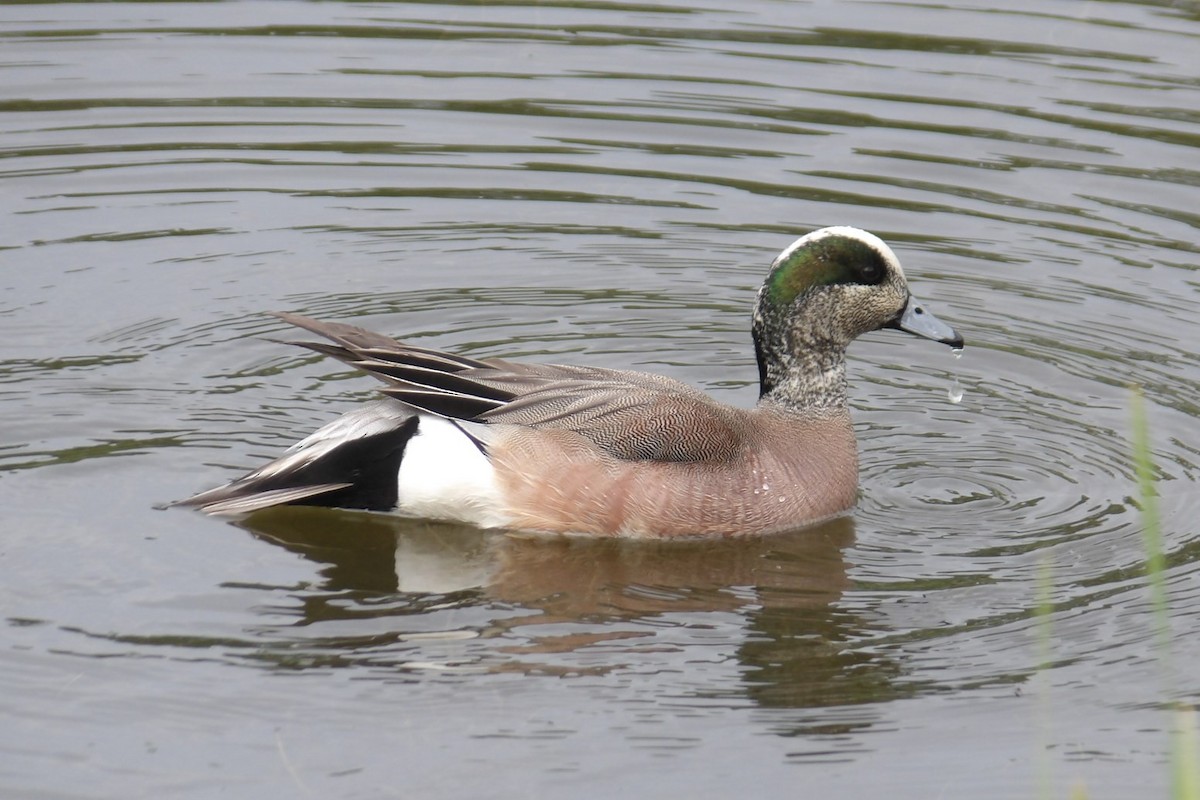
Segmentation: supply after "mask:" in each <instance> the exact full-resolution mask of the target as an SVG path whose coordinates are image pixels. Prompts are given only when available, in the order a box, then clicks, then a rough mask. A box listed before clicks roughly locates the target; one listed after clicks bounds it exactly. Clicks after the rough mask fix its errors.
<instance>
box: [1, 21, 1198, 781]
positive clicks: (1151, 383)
mask: <svg viewBox="0 0 1200 800" xmlns="http://www.w3.org/2000/svg"><path fill="white" fill-rule="evenodd" d="M1198 43H1200V11H1198V10H1197V8H1196V7H1195V5H1194V4H1191V3H1136V2H1106V3H1079V2H1061V3H1052V4H1045V3H1028V2H1018V3H1008V4H1004V5H1002V6H997V5H996V4H994V3H993V4H983V3H974V2H964V3H958V4H954V5H945V4H931V3H898V2H863V3H849V2H832V1H831V0H821V1H819V2H813V3H785V2H767V1H766V0H763V1H762V2H757V1H756V2H748V3H742V4H738V5H736V6H733V7H731V8H727V7H724V6H721V5H719V4H711V5H696V4H692V5H687V6H684V5H676V4H671V3H653V4H646V3H643V4H626V3H620V2H614V3H562V4H527V5H522V4H508V5H491V4H450V3H412V4H408V3H341V2H324V3H301V2H289V1H287V0H281V1H280V2H231V3H220V4H208V3H130V4H120V3H88V4H68V3H27V4H6V5H2V6H0V75H2V76H3V79H2V80H0V187H2V190H0V220H2V224H0V333H2V335H3V341H4V347H3V349H2V350H0V509H3V517H2V518H3V520H4V523H5V524H4V525H3V529H2V530H3V533H0V560H2V563H3V565H4V567H5V569H4V575H5V577H4V580H3V581H2V582H0V611H2V613H0V617H2V618H3V620H4V621H5V624H4V626H3V627H0V630H3V640H0V685H3V686H4V687H5V690H4V691H3V692H0V720H2V721H3V724H0V794H2V795H3V796H5V797H8V796H12V797H47V798H60V797H61V798H66V797H72V798H74V797H79V798H84V797H87V798H91V797H97V798H98V797H121V798H129V797H163V796H170V797H197V798H198V797H210V796H217V795H220V796H222V797H255V798H258V797H268V796H271V797H273V796H307V795H325V796H336V797H352V798H353V797H362V798H378V797H412V796H421V795H424V796H427V797H447V798H449V797H477V798H486V797H496V798H501V797H503V798H508V797H518V796H521V797H556V798H557V797H598V798H599V797H611V796H615V795H617V794H631V795H634V796H639V797H658V796H665V795H667V794H668V793H670V794H672V795H674V794H689V795H691V796H695V797H717V796H722V797H724V796H729V795H732V794H744V793H745V792H746V791H747V788H746V787H748V786H750V787H753V792H754V793H755V794H756V795H758V794H761V795H775V796H791V795H794V794H796V792H797V791H798V790H799V788H798V787H803V791H804V793H805V794H812V795H821V796H829V797H858V796H883V795H886V796H888V797H896V798H906V797H912V798H922V799H924V798H929V797H939V796H945V797H952V796H972V797H981V798H1001V797H1003V798H1007V797H1013V798H1030V797H1034V796H1037V793H1038V787H1039V785H1041V784H1040V783H1039V782H1040V781H1042V780H1043V778H1042V777H1041V776H1043V775H1048V777H1047V778H1045V781H1046V782H1047V783H1048V785H1049V786H1050V788H1051V790H1052V793H1053V796H1056V797H1065V796H1067V794H1068V790H1069V787H1070V786H1071V785H1073V784H1075V783H1076V782H1080V781H1081V782H1083V783H1084V784H1085V785H1086V786H1087V789H1088V796H1089V797H1091V798H1107V797H1112V798H1128V797H1158V796H1165V793H1166V791H1167V788H1168V786H1169V782H1170V771H1169V769H1168V767H1167V764H1166V760H1167V758H1168V755H1169V752H1170V741H1169V738H1168V732H1169V730H1170V728H1171V726H1172V724H1173V720H1172V717H1171V715H1170V713H1169V712H1168V711H1167V710H1166V706H1167V703H1168V702H1169V701H1172V700H1178V701H1181V702H1183V703H1185V704H1188V703H1194V702H1195V701H1196V699H1197V696H1198V694H1200V683H1198V682H1197V678H1196V677H1195V674H1194V673H1195V671H1194V670H1190V669H1188V667H1187V665H1189V664H1191V663H1194V662H1195V661H1196V660H1197V658H1198V657H1200V652H1198V650H1197V648H1198V645H1197V641H1200V638H1198V637H1197V636H1196V635H1195V634H1197V633H1198V632H1200V628H1198V626H1197V623H1196V619H1197V615H1198V612H1200V590H1198V588H1197V587H1198V586H1200V584H1198V582H1197V581H1198V579H1200V570H1198V567H1197V563H1198V557H1200V544H1198V542H1200V537H1198V533H1200V532H1198V531H1197V527H1196V522H1195V520H1196V519H1197V518H1198V517H1200V491H1197V484H1198V483H1200V468H1198V466H1197V465H1198V464H1200V439H1198V437H1197V416H1198V410H1200V408H1198V405H1197V400H1196V398H1197V397H1198V396H1200V385H1198V384H1200V357H1198V356H1197V354H1196V347H1195V342H1196V341H1197V339H1198V338H1200V280H1198V279H1197V274H1198V273H1197V264H1200V253H1198V251H1200V246H1198V245H1197V225H1198V222H1200V218H1198V217H1197V214H1196V203H1195V198H1196V190H1197V186H1198V185H1200V169H1197V166H1196V165H1197V164H1198V163H1200V161H1198V156H1200V150H1198V145H1200V115H1198V114H1197V112H1196V109H1197V108H1200V78H1198V77H1197V71H1196V66H1197V60H1196V56H1195V53H1196V49H1197V45H1198ZM831 224H849V225H857V226H860V227H864V228H867V229H869V230H872V231H874V232H875V233H878V234H879V235H881V236H882V237H883V238H885V239H886V240H888V241H889V242H890V243H891V244H892V245H893V246H894V248H895V249H896V251H897V253H898V254H899V256H900V258H901V260H902V261H903V263H904V265H905V269H906V271H907V273H908V275H909V278H910V280H911V282H912V284H913V286H914V290H915V291H916V292H917V293H918V294H919V296H920V297H921V298H922V299H923V300H925V301H926V302H927V303H928V304H929V305H930V307H931V308H933V309H935V310H936V313H937V314H938V316H939V317H941V318H942V319H943V320H945V321H947V322H949V323H951V324H953V325H954V326H955V327H957V328H958V329H959V330H960V331H961V332H962V333H963V334H964V335H965V336H966V338H967V342H968V348H967V350H966V354H965V355H964V357H963V358H962V359H961V360H955V359H953V358H952V357H951V356H950V355H949V354H948V353H947V352H945V348H940V347H936V346H932V345H928V346H927V345H925V344H922V343H920V342H917V341H915V340H909V339H907V338H906V337H901V336H897V335H895V334H891V335H889V334H888V333H879V334H874V335H871V336H868V337H866V338H865V339H864V340H862V341H860V342H859V343H856V344H855V346H854V348H853V349H852V351H851V362H852V363H851V380H852V396H853V404H854V408H855V421H856V427H857V429H858V432H859V441H860V450H861V459H862V494H861V499H860V502H859V504H858V506H857V508H856V509H855V511H854V513H853V514H852V515H851V516H849V517H847V518H844V519H841V520H837V521H835V522H833V523H830V524H828V525H825V526H821V527H819V528H817V529H813V530H808V531H801V532H797V533H794V534H789V535H786V536H779V537H771V538H768V539H755V540H749V541H738V542H689V543H684V544H674V545H665V544H660V543H639V542H600V541H590V540H586V539H562V540H556V539H545V538H540V537H526V536H496V535H487V534H484V533H482V532H479V531H475V530H470V529H462V528H457V527H450V526H444V525H432V524H426V523H414V522H408V521H401V520H391V519H380V518H373V517H364V516H355V515H348V514H342V513H330V512H325V513H321V512H303V511H297V510H287V511H283V512H276V513H273V514H266V515H262V516H260V517H256V518H254V519H252V520H250V521H248V522H243V523H238V524H230V523H228V522H224V521H221V520H215V519H209V518H204V517H201V516H199V515H196V514H191V513H187V512H183V511H178V510H176V511H170V512H163V511H156V510H154V507H155V506H156V505H158V504H161V503H163V502H164V501H168V500H172V499H177V498H181V497H184V496H187V495H189V494H191V493H193V492H195V491H197V490H199V489H202V488H207V487H209V486H212V485H215V484H217V483H219V482H221V481H223V480H226V479H228V478H230V477H232V476H233V475H234V474H236V473H237V472H238V471H239V470H241V469H245V468H248V467H250V466H253V465H255V464H258V463H260V462H261V461H262V460H263V459H266V458H268V457H270V456H272V455H274V454H277V453H278V452H279V451H280V450H281V449H282V448H283V447H285V446H287V445H288V444H290V443H291V442H292V441H294V440H296V439H297V438H299V437H300V436H301V435H303V434H305V433H307V432H309V431H311V430H312V429H313V428H315V427H317V426H318V425H320V424H322V423H323V422H325V421H328V420H329V419H331V418H332V417H334V416H336V415H337V414H339V413H341V412H342V411H345V410H347V409H349V408H351V407H352V406H353V405H354V404H355V403H357V402H360V401H361V400H363V399H366V398H368V397H370V396H371V392H372V391H373V388H374V386H373V384H372V383H371V382H370V381H369V380H368V379H362V378H358V377H355V376H354V375H353V374H352V373H350V372H348V371H346V370H344V369H343V368H341V367H340V366H338V365H335V364H333V363H330V362H328V361H322V360H319V359H314V358H312V357H309V356H308V355H306V354H304V353H302V352H300V351H296V350H293V349H290V348H285V347H282V346H280V345H278V344H276V343H274V342H273V341H271V339H273V338H279V337H281V336H283V337H286V336H287V334H286V333H285V332H284V330H283V326H282V325H281V324H280V323H279V322H278V321H276V320H273V319H271V318H269V317H266V316H263V315H262V312H263V311H267V310H278V309H287V310H293V311H298V312H301V313H306V314H310V315H313V316H317V317H320V318H323V319H333V320H346V319H353V320H354V321H356V322H358V323H360V324H364V325H366V326H368V327H372V328H375V329H378V330H381V331H386V332H389V333H393V334H397V335H404V336H406V337H408V338H410V339H413V340H416V341H419V342H420V343H422V344H428V345H431V346H436V347H444V348H449V349H455V350H458V351H461V352H464V353H468V354H471V355H477V356H504V357H522V358H534V359H538V360H547V361H559V362H568V363H582V364H596V365H601V366H622V367H624V366H635V367H637V368H641V369H647V370H652V371H657V372H662V373H665V374H669V375H672V376H674V377H677V378H680V379H682V380H686V381H688V382H691V383H694V384H697V385H700V386H703V387H705V388H706V389H708V390H709V391H711V392H713V393H714V394H716V395H718V396H720V397H721V398H723V399H727V400H729V401H731V402H737V403H742V404H749V403H751V402H753V399H754V397H755V387H754V381H755V378H756V372H755V368H754V363H753V351H752V347H751V345H750V341H749V309H750V305H751V303H752V301H753V293H754V290H755V289H756V288H757V286H758V284H759V283H760V281H761V279H762V276H763V275H764V274H765V271H766V267H767V264H768V263H769V262H770V260H771V258H772V257H773V256H774V255H775V253H777V252H778V251H779V250H780V249H781V248H783V247H784V246H786V245H787V244H788V243H790V242H791V241H792V240H793V239H794V238H795V237H796V236H798V235H800V234H801V233H804V232H806V231H808V230H811V229H813V228H815V227H820V226H823V225H831ZM956 380H957V381H958V382H960V383H961V385H962V387H963V389H964V393H965V395H964V399H963V401H962V402H961V403H960V404H953V403H951V402H949V400H948V399H947V391H948V389H950V388H951V386H952V385H953V384H954V381H956ZM1133 383H1137V384H1140V385H1142V386H1143V387H1144V391H1145V397H1146V406H1147V408H1146V411H1147V416H1148V420H1149V423H1150V431H1151V437H1152V440H1151V448H1152V450H1153V459H1154V462H1155V464H1156V467H1157V469H1158V473H1159V474H1158V476H1157V477H1158V484H1157V485H1158V488H1159V491H1160V493H1161V497H1160V500H1159V514H1160V518H1161V523H1162V534H1163V544H1164V548H1165V572H1164V588H1165V590H1166V593H1167V601H1168V602H1167V605H1168V609H1169V622H1170V626H1171V630H1172V631H1173V635H1174V638H1173V641H1172V643H1171V644H1172V653H1173V663H1174V665H1175V672H1174V673H1171V674H1164V671H1163V669H1162V667H1161V665H1160V664H1159V663H1158V660H1157V658H1156V649H1155V646H1154V644H1155V643H1154V629H1155V617H1154V605H1153V603H1152V602H1151V598H1150V595H1149V592H1148V590H1147V587H1146V583H1145V579H1144V572H1143V560H1144V556H1145V553H1144V549H1143V546H1142V541H1141V533H1142V530H1141V528H1142V524H1141V518H1140V515H1139V511H1138V508H1137V502H1136V500H1135V498H1136V496H1137V478H1136V475H1135V471H1134V468H1133V466H1132V464H1131V458H1130V444H1129V430H1130V423H1131V417H1130V411H1129V398H1130V392H1129V388H1128V387H1129V385H1130V384H1133ZM1039 565H1047V566H1046V567H1040V566H1039ZM1039 572H1040V573H1041V574H1042V575H1043V576H1044V575H1047V574H1048V575H1050V576H1051V578H1050V580H1049V581H1046V580H1045V578H1039ZM1039 585H1040V586H1041V588H1039ZM1039 607H1047V608H1049V609H1051V613H1049V615H1048V618H1042V619H1039V617H1038V609H1039ZM1039 629H1041V631H1042V632H1041V633H1039ZM1047 630H1048V631H1049V632H1050V633H1049V636H1048V637H1047V635H1046V633H1045V631H1047ZM1039 637H1040V640H1039ZM1044 664H1048V665H1049V666H1047V667H1046V668H1044V669H1041V671H1040V672H1039V668H1040V667H1042V666H1043V665H1044Z"/></svg>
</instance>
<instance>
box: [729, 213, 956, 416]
mask: <svg viewBox="0 0 1200 800" xmlns="http://www.w3.org/2000/svg"><path fill="white" fill-rule="evenodd" d="M881 328H895V329H897V330H902V331H906V332H908V333H911V334H914V335H916V336H921V337H924V338H926V339H932V340H934V341H936V342H941V343H942V344H946V345H949V346H950V347H952V348H955V349H959V348H961V347H962V346H963V338H962V336H960V335H959V334H958V332H957V331H955V330H954V329H953V328H952V327H950V326H949V325H947V324H946V323H944V322H942V321H941V320H939V319H938V318H937V317H936V316H934V315H933V314H932V313H931V312H929V311H928V310H927V309H926V308H925V306H924V305H923V304H922V303H920V302H919V301H918V300H917V299H916V298H915V297H913V295H912V292H911V291H909V288H908V281H907V280H906V279H905V277H904V270H903V268H902V267H901V266H900V260H899V259H898V258H896V254H895V253H893V252H892V249H891V248H890V247H888V246H887V245H886V244H885V243H884V242H883V240H882V239H880V238H879V237H878V236H875V235H874V234H871V233H868V232H867V231H863V230H859V229H858V228H850V227H833V228H822V229H820V230H817V231H813V232H812V233H810V234H808V235H807V236H803V237H801V238H800V239H797V240H796V241H795V242H793V243H792V244H791V245H790V246H789V247H787V248H786V249H785V250H784V251H783V252H782V253H780V254H779V256H778V257H776V259H775V261H774V262H772V264H771V271H770V272H769V273H768V274H767V278H766V280H765V281H764V282H763V285H762V288H761V289H759V292H758V301H757V303H756V305H755V308H754V325H753V335H754V344H755V350H756V353H757V356H758V368H759V379H760V388H761V398H762V399H763V400H767V401H774V402H777V403H780V404H782V405H784V406H789V407H800V408H845V406H846V390H845V354H846V348H847V347H848V346H849V345H850V343H851V342H852V341H854V340H855V339H857V338H858V337H859V336H861V335H863V334H864V333H869V332H870V331H875V330H880V329H881Z"/></svg>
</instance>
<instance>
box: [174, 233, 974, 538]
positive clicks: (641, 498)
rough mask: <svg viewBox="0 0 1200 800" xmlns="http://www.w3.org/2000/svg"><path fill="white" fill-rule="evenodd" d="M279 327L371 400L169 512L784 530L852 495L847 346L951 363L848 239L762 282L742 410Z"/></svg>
mask: <svg viewBox="0 0 1200 800" xmlns="http://www.w3.org/2000/svg"><path fill="white" fill-rule="evenodd" d="M278 316H279V317H280V318H281V319H283V320H286V321H287V322H290V323H292V324H293V325H297V326H299V327H301V328H304V329H305V330H308V331H311V332H312V333H315V334H317V335H319V336H322V337H324V338H325V339H328V340H329V342H297V344H299V345H301V346H303V347H307V348H309V349H311V350H315V351H317V352H319V353H324V354H326V355H330V356H333V357H334V358H337V359H340V360H341V361H344V362H346V363H347V364H350V365H352V366H355V367H358V368H359V369H361V370H363V371H365V372H367V373H369V374H371V375H373V376H375V377H376V378H379V379H380V380H382V381H383V382H384V384H385V385H386V386H385V388H384V389H382V394H384V395H385V397H384V398H383V399H380V400H377V401H374V402H372V403H370V404H368V405H365V406H363V407H361V408H359V409H357V410H355V411H351V412H350V413H348V414H346V415H345V416H342V417H340V418H339V419H337V420H334V421H333V422H332V423H330V424H329V425H326V426H325V427H323V428H321V429H320V430H318V431H317V432H315V433H313V434H312V435H311V436H309V437H308V438H306V439H304V440H303V441H301V442H299V443H298V444H296V445H294V446H293V447H291V448H290V449H289V450H288V451H287V452H286V453H285V454H284V455H283V456H281V457H280V458H278V459H276V460H275V461H272V462H270V463H269V464H266V465H265V466H262V467H259V468H258V469H256V470H254V471H253V472H251V473H249V474H248V475H246V476H244V477H242V478H238V479H237V480H235V481H233V482H232V483H229V484H227V485H225V486H222V487H219V488H217V489H212V490H210V491H207V492H203V493H201V494H198V495H196V496H195V497H192V498H190V499H188V500H184V501H182V504H183V505H189V506H195V507H198V508H200V509H202V510H204V511H207V512H209V513H214V514H236V513H243V512H248V511H254V510H257V509H261V508H266V507H268V506H275V505H284V504H304V505H321V506H336V507H341V508H358V509H367V510H371V511H385V512H395V513H399V514H405V515H410V516H416V517H427V518H434V519H449V520H457V521H461V522H467V523H470V524H473V525H478V526H480V527H485V528H512V529H523V530H537V531H551V532H580V533H590V534H601V535H615V536H650V537H668V536H683V535H731V534H743V533H763V532H769V531H776V530H783V529H790V528H796V527H799V526H802V525H805V524H807V523H811V522H814V521H816V520H820V519H823V518H826V517H830V516H832V515H835V514H838V513H840V512H842V511H845V510H846V509H848V508H849V507H850V506H851V505H852V504H853V503H854V501H855V497H856V495H857V490H858V455H857V448H856V444H855V439H854V431H853V428H852V427H851V425H850V414H849V409H848V407H847V402H846V348H847V346H848V345H849V344H850V342H852V341H853V340H854V339H855V338H857V337H858V336H861V335H862V334H864V333H867V332H869V331H874V330H878V329H880V328H898V329H900V330H903V331H908V332H909V333H913V334H916V335H918V336H923V337H926V338H928V339H933V340H935V341H938V342H942V343H944V344H948V345H950V346H951V347H954V348H960V347H962V345H963V340H962V337H961V336H959V335H958V333H956V332H955V331H954V329H953V328H951V327H950V326H948V325H946V324H945V323H943V322H941V321H939V320H938V319H937V318H936V317H934V316H933V315H932V314H930V313H929V312H928V311H926V310H925V309H924V308H923V307H922V306H921V304H920V303H918V302H917V300H916V299H914V298H913V296H912V294H911V293H910V292H909V290H908V284H907V282H906V281H905V278H904V272H903V270H902V269H901V267H900V262H899V261H898V260H897V258H896V256H895V254H894V253H892V251H891V249H890V248H889V247H888V246H887V245H886V244H884V243H883V242H882V241H881V240H880V239H879V238H878V237H876V236H874V235H872V234H870V233H867V232H866V231H861V230H858V229H856V228H847V227H835V228H823V229H821V230H818V231H814V232H812V233H810V234H808V235H807V236H804V237H802V238H800V239H798V240H797V241H795V242H794V243H793V244H792V245H791V246H789V247H788V248H787V249H786V250H784V251H783V252H782V253H780V254H779V256H778V257H777V258H776V259H775V261H774V262H773V263H772V265H771V271H770V272H769V273H768V275H767V278H766V281H764V283H763V285H762V288H761V289H760V290H759V292H758V300H757V303H756V305H755V308H754V317H753V326H752V334H753V338H754V347H755V351H756V354H757V356H758V372H759V383H760V395H759V399H758V403H757V405H755V407H754V408H752V409H741V408H735V407H733V406H728V405H725V404H724V403H719V402H717V401H716V400H713V399H712V398H710V397H708V396H707V395H705V394H704V393H702V392H700V391H699V390H697V389H694V388H692V387H690V386H687V385H685V384H682V383H680V382H678V381H675V380H672V379H671V378H666V377H663V376H660V375H651V374H647V373H642V372H628V371H620V370H611V369H600V368H596V367H575V366H560V365H549V364H524V363H515V362H511V361H504V360H501V359H487V360H482V359H475V358H468V357H466V356H459V355H453V354H451V353H445V352H441V351H438V350H430V349H427V348H424V347H417V346H414V345H409V344H404V343H402V342H398V341H396V340H394V339H391V338H389V337H387V336H383V335H381V334H378V333H372V332H371V331H367V330H363V329H362V328H357V327H353V326H350V325H342V324H338V323H327V322H318V321H316V320H312V319H308V318H306V317H301V316H298V315H296V314H279V315H278Z"/></svg>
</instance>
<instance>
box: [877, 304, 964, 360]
mask: <svg viewBox="0 0 1200 800" xmlns="http://www.w3.org/2000/svg"><path fill="white" fill-rule="evenodd" d="M887 327H889V328H896V329H897V330H901V331H906V332H907V333H911V334H913V335H914V336H923V337H925V338H926V339H933V340H934V341H935V342H941V343H942V344H948V345H950V346H951V347H953V348H954V349H955V350H959V349H961V348H962V346H963V338H962V336H960V335H959V333H958V331H956V330H954V328H951V327H950V326H949V325H947V324H946V323H944V322H942V321H941V320H940V319H938V318H937V317H935V316H934V315H933V314H931V313H929V312H928V311H926V310H925V307H924V306H922V305H921V301H919V300H917V298H915V297H913V296H912V295H909V296H908V302H907V303H905V305H904V309H903V310H902V311H901V312H900V313H899V314H898V315H897V316H896V318H895V319H894V320H892V321H891V323H889V324H888V326H887Z"/></svg>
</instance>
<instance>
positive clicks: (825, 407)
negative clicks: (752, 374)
mask: <svg viewBox="0 0 1200 800" xmlns="http://www.w3.org/2000/svg"><path fill="white" fill-rule="evenodd" d="M756 322H757V320H756ZM753 334H754V350H755V355H757V357H758V377H759V398H758V403H759V405H772V406H776V407H779V408H782V409H784V410H787V411H794V412H802V413H806V414H813V413H820V414H842V413H845V412H846V410H847V407H848V404H847V401H846V350H845V347H843V346H840V345H838V344H835V343H833V342H830V341H827V340H823V339H821V338H819V337H818V336H814V335H809V336H805V335H803V334H800V333H797V332H796V331H795V330H794V329H793V330H788V329H787V328H782V327H774V328H773V329H772V328H770V327H766V326H760V325H757V324H756V325H755V326H754V328H753Z"/></svg>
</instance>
